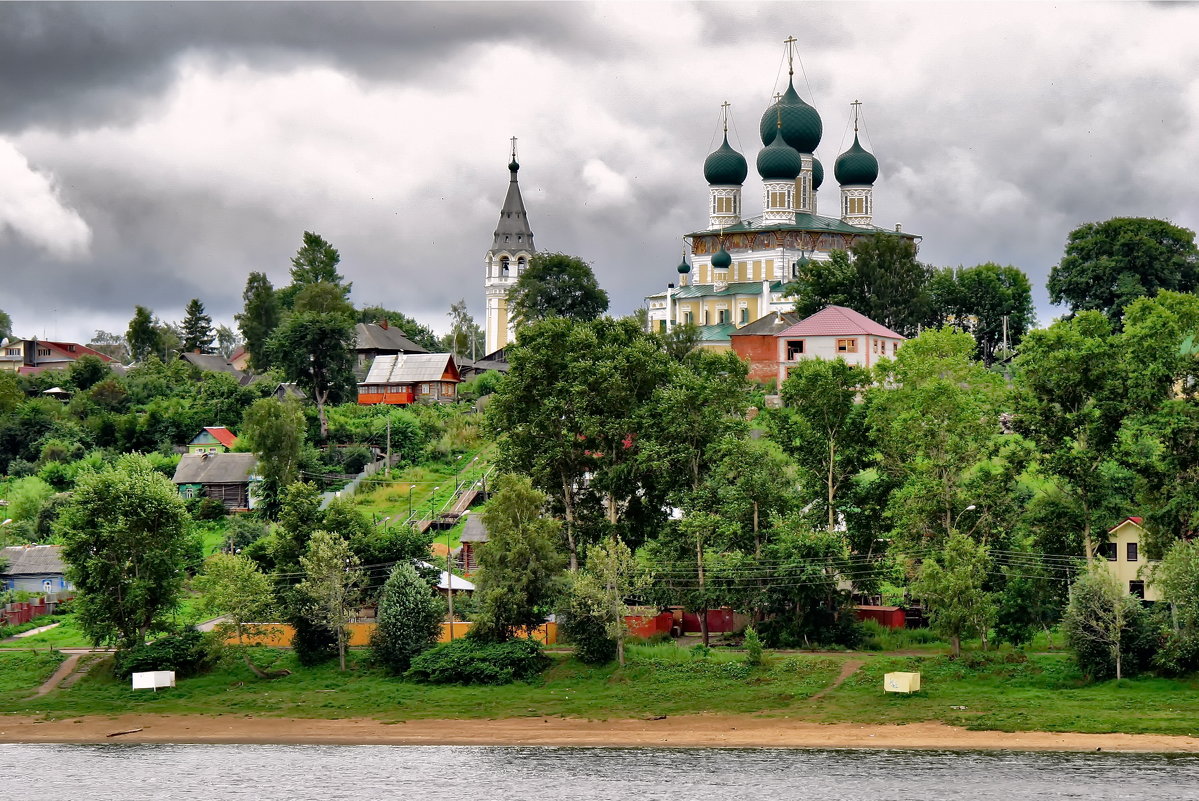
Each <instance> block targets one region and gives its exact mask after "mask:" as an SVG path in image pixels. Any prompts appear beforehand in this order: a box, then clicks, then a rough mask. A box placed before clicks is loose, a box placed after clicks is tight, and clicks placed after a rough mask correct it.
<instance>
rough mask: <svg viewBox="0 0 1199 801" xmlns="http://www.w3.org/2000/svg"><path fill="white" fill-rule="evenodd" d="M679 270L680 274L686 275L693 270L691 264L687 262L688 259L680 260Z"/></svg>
mask: <svg viewBox="0 0 1199 801" xmlns="http://www.w3.org/2000/svg"><path fill="white" fill-rule="evenodd" d="M678 270H679V275H686V274H687V273H689V272H691V265H690V264H688V263H687V260H686V259H683V260H682V261H681V262H679V267H678Z"/></svg>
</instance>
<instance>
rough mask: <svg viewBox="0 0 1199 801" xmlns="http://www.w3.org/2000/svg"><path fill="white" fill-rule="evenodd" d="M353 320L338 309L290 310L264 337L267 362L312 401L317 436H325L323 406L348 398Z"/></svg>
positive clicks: (351, 387) (350, 387) (352, 353)
mask: <svg viewBox="0 0 1199 801" xmlns="http://www.w3.org/2000/svg"><path fill="white" fill-rule="evenodd" d="M355 343H356V339H355V336H354V323H353V320H352V318H351V317H350V316H349V315H346V314H341V313H339V312H316V311H293V312H292V313H291V314H288V315H287V317H286V318H285V319H284V320H283V322H282V323H280V324H279V326H278V327H277V328H276V329H275V331H274V333H272V334H271V337H270V339H269V340H267V345H266V352H267V356H268V357H269V358H270V360H271V364H272V365H274V366H275V367H276V368H278V369H279V370H280V372H282V373H283V376H284V378H285V379H286V380H287V381H293V382H295V383H296V384H297V385H298V386H299V387H300V389H302V390H304V392H305V393H307V395H308V397H310V398H312V399H313V400H314V401H316V407H317V413H318V415H319V417H320V422H321V439H322V440H323V439H325V438H326V437H327V436H328V422H327V420H326V417H325V406H326V405H327V404H329V403H339V402H341V401H342V400H345V399H348V398H350V397H352V394H353V393H352V390H353V386H354V374H353V367H354V345H355Z"/></svg>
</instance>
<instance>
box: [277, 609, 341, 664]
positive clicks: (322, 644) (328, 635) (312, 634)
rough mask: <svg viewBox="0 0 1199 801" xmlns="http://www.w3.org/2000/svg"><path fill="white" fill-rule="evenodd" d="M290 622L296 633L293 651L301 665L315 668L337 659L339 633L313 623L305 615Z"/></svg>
mask: <svg viewBox="0 0 1199 801" xmlns="http://www.w3.org/2000/svg"><path fill="white" fill-rule="evenodd" d="M288 622H289V623H290V624H291V627H292V629H293V630H294V631H295V634H294V635H293V636H292V639H291V649H292V652H293V653H294V654H295V655H296V660H297V661H298V662H299V663H300V664H301V665H303V666H304V667H314V666H316V665H323V664H324V663H326V662H329V661H330V660H333V659H336V658H337V654H338V649H337V645H338V635H337V632H335V631H333V630H332V629H328V628H326V627H325V626H322V625H318V624H316V623H314V622H312V621H311V620H309V619H308V618H307V617H306V616H304V615H295V616H293V617H292V618H291V619H290V620H289V621H288Z"/></svg>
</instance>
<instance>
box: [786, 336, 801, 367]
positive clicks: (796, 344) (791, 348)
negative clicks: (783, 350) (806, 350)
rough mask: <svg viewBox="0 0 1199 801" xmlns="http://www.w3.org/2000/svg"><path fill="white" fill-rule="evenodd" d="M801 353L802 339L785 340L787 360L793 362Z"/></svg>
mask: <svg viewBox="0 0 1199 801" xmlns="http://www.w3.org/2000/svg"><path fill="white" fill-rule="evenodd" d="M802 355H803V340H802V339H788V340H787V361H789V362H793V361H795V360H796V359H797V358H799V357H800V356H802Z"/></svg>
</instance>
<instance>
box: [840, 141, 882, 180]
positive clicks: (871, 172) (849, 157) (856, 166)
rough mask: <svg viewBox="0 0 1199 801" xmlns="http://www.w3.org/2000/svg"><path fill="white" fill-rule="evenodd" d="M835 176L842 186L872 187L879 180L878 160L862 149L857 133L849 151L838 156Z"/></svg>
mask: <svg viewBox="0 0 1199 801" xmlns="http://www.w3.org/2000/svg"><path fill="white" fill-rule="evenodd" d="M833 175H835V176H837V183H839V184H841V185H842V186H870V185H871V184H873V183H874V182H875V181H876V180H878V159H876V158H875V157H874V155H873V154H872V153H870V151H868V150H866V148H864V147H862V143H861V142H859V141H858V135H857V134H856V133H855V134H854V135H853V144H852V145H850V148H849V150H846V151H845V152H844V153H842V154H841V155H840V156H837V161H836V163H835V164H833Z"/></svg>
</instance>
